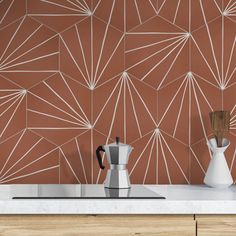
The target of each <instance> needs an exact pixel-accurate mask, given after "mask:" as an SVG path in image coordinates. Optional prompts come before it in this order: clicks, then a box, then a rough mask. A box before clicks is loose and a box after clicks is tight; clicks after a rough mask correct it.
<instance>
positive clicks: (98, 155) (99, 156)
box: [96, 146, 105, 169]
mask: <svg viewBox="0 0 236 236" xmlns="http://www.w3.org/2000/svg"><path fill="white" fill-rule="evenodd" d="M100 151H103V152H105V150H104V148H103V146H99V147H98V148H97V150H96V156H97V159H98V164H99V166H100V168H101V169H105V166H104V165H103V164H102V156H101V154H100Z"/></svg>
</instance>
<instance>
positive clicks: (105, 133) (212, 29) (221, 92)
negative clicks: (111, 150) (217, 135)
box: [0, 0, 236, 183]
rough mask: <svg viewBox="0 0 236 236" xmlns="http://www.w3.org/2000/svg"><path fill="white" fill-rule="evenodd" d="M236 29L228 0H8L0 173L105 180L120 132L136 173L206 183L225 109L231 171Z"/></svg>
mask: <svg viewBox="0 0 236 236" xmlns="http://www.w3.org/2000/svg"><path fill="white" fill-rule="evenodd" d="M235 36H236V7H235V1H232V0H113V1H112V0H71V1H65V0H47V1H46V0H28V1H25V0H2V1H0V183H102V182H103V180H104V176H105V171H101V170H100V169H99V167H98V163H97V161H96V157H95V154H94V153H95V149H96V147H97V146H98V145H101V144H105V143H109V142H113V140H114V138H115V136H120V137H121V141H122V142H125V143H129V144H130V145H132V146H133V147H134V151H133V152H132V154H131V157H130V162H129V171H130V177H131V181H132V183H202V180H203V177H204V172H205V171H206V168H207V165H208V163H209V160H210V153H209V150H208V148H207V146H206V139H208V138H209V137H210V136H211V130H210V124H209V118H208V113H209V112H210V111H212V110H217V109H227V110H230V111H231V117H232V118H231V132H230V134H229V135H228V138H229V139H230V141H231V146H230V148H229V149H228V150H227V152H226V155H227V161H228V164H229V166H230V168H231V170H232V174H233V176H234V178H235V177H236V173H235V167H236V164H235V155H236V152H235V143H236V132H235V129H236V67H235V65H236V45H235V44H236V41H235Z"/></svg>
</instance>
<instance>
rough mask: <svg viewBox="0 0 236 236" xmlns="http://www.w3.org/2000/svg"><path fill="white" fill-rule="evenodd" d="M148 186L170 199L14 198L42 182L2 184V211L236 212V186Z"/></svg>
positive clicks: (70, 212) (0, 197) (31, 212)
mask: <svg viewBox="0 0 236 236" xmlns="http://www.w3.org/2000/svg"><path fill="white" fill-rule="evenodd" d="M74 186H75V189H77V190H78V189H79V185H74ZM145 186H146V187H148V188H149V189H151V190H153V191H155V192H157V193H159V194H161V195H163V196H165V197H166V199H165V200H152V199H149V200H147V199H115V200H114V199H92V200H87V199H72V200H70V199H60V200H51V199H48V200H45V199H43V200H35V199H34V200H32V199H30V200H13V199H12V196H14V195H16V193H20V195H22V194H25V195H27V193H28V194H29V193H30V192H32V191H33V192H34V191H36V189H37V188H38V185H0V214H236V186H232V187H230V188H229V189H224V190H217V189H212V188H208V187H206V186H199V185H145ZM46 187H47V186H46ZM48 187H49V186H48ZM77 190H75V191H77ZM18 195H19V194H18Z"/></svg>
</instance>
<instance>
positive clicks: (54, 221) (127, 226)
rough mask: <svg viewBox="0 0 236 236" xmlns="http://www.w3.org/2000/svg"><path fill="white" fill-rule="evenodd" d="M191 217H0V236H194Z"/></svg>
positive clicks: (193, 222) (194, 229) (194, 228)
mask: <svg viewBox="0 0 236 236" xmlns="http://www.w3.org/2000/svg"><path fill="white" fill-rule="evenodd" d="M195 232H196V224H195V221H194V219H193V216H168V215H166V216H154V215H153V216H150V215H97V216H92V215H87V216H86V215H76V216H72V215H60V216H59V215H40V216H39V215H37V216H36V215H22V216H0V235H1V236H9V235H14V236H42V235H43V236H47V235H50V236H52V235H55V236H78V235H79V236H93V235H94V236H109V235H112V236H113V235H114V236H137V235H139V236H154V235H158V236H180V235H181V236H195Z"/></svg>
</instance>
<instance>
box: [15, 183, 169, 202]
mask: <svg viewBox="0 0 236 236" xmlns="http://www.w3.org/2000/svg"><path fill="white" fill-rule="evenodd" d="M12 199H165V197H163V196H161V195H159V194H157V193H155V192H153V191H151V190H149V189H148V188H146V187H145V186H142V185H133V186H132V187H131V188H130V189H108V188H104V186H103V185H89V184H88V185H72V184H58V185H57V184H48V185H40V184H39V185H33V186H32V188H29V187H28V188H26V187H24V186H23V185H21V186H19V187H17V188H14V191H13V192H12Z"/></svg>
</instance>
